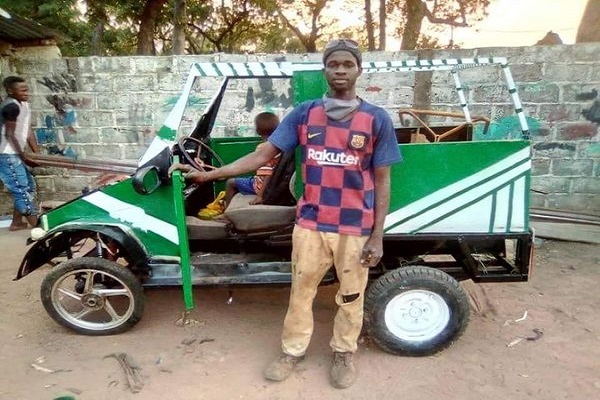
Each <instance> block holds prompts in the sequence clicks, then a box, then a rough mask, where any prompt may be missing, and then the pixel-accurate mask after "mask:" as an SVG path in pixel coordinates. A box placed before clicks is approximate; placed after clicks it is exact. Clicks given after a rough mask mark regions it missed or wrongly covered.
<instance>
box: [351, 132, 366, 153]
mask: <svg viewBox="0 0 600 400" xmlns="http://www.w3.org/2000/svg"><path fill="white" fill-rule="evenodd" d="M366 144H367V137H366V136H365V135H361V134H357V133H354V134H352V137H351V138H350V147H352V148H353V149H355V150H361V149H362V148H363V147H365V145H366Z"/></svg>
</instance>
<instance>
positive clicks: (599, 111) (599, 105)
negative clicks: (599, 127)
mask: <svg viewBox="0 0 600 400" xmlns="http://www.w3.org/2000/svg"><path fill="white" fill-rule="evenodd" d="M575 98H576V99H577V100H581V101H589V100H593V103H592V105H591V106H590V108H586V109H584V110H582V111H581V115H583V117H584V118H585V119H587V120H588V121H590V122H593V123H595V124H600V99H599V98H598V90H596V89H592V90H591V91H590V92H584V93H579V94H578V95H577V96H576V97H575Z"/></svg>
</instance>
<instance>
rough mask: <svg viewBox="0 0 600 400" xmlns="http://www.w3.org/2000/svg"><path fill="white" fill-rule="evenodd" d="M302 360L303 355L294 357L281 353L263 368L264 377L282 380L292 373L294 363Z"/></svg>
mask: <svg viewBox="0 0 600 400" xmlns="http://www.w3.org/2000/svg"><path fill="white" fill-rule="evenodd" d="M302 360H304V356H300V357H296V356H290V355H289V354H283V355H282V356H281V357H279V358H278V359H277V360H275V361H273V362H272V363H271V364H269V366H268V367H267V369H265V378H266V379H268V380H270V381H276V382H280V381H283V380H285V379H287V378H288V377H289V376H290V375H291V374H292V371H293V370H294V368H295V367H296V364H298V363H299V362H300V361H302Z"/></svg>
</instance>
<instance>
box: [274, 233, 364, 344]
mask: <svg viewBox="0 0 600 400" xmlns="http://www.w3.org/2000/svg"><path fill="white" fill-rule="evenodd" d="M367 240H368V236H350V235H341V234H337V233H326V232H317V231H312V230H309V229H305V228H302V227H300V226H298V225H296V226H295V227H294V233H293V237H292V244H293V250H292V289H291V292H290V303H289V306H288V311H287V314H286V316H285V320H284V322H283V334H282V336H281V346H282V350H283V352H284V353H285V354H289V355H292V356H301V355H303V354H304V353H305V352H306V348H307V347H308V344H309V342H310V337H311V335H312V332H313V325H314V323H313V311H312V306H313V300H314V298H315V296H316V294H317V287H318V285H319V283H320V282H321V280H322V279H323V277H324V276H325V274H326V273H327V271H328V270H329V268H331V266H332V264H333V265H335V269H336V272H337V276H338V279H339V281H340V287H339V290H338V292H337V294H336V296H335V302H336V303H337V305H338V311H337V314H336V316H335V320H334V323H333V337H332V339H331V342H330V346H331V348H332V349H333V351H336V352H352V353H353V352H355V351H356V349H357V341H358V337H359V335H360V331H361V328H362V322H363V303H364V296H363V295H364V291H365V288H366V286H367V280H368V277H369V269H368V268H365V267H363V266H362V265H361V263H360V256H361V254H362V250H363V246H364V244H365V243H366V241H367Z"/></svg>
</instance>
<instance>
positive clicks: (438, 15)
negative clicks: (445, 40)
mask: <svg viewBox="0 0 600 400" xmlns="http://www.w3.org/2000/svg"><path fill="white" fill-rule="evenodd" d="M489 4H490V0H390V1H388V2H387V11H388V14H389V15H394V16H396V18H397V25H396V27H395V31H394V32H395V35H396V36H397V37H398V38H402V42H401V45H400V50H413V49H415V48H418V47H423V44H425V43H427V44H428V45H429V46H431V45H432V44H431V37H424V36H422V34H421V30H422V27H423V21H424V20H427V21H428V22H429V23H431V24H434V25H448V26H453V27H467V26H469V25H470V24H472V23H473V22H475V21H478V20H481V19H482V18H483V17H485V16H486V15H487V13H486V10H487V7H488V6H489ZM419 40H421V43H420V42H419ZM419 44H421V46H419Z"/></svg>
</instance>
